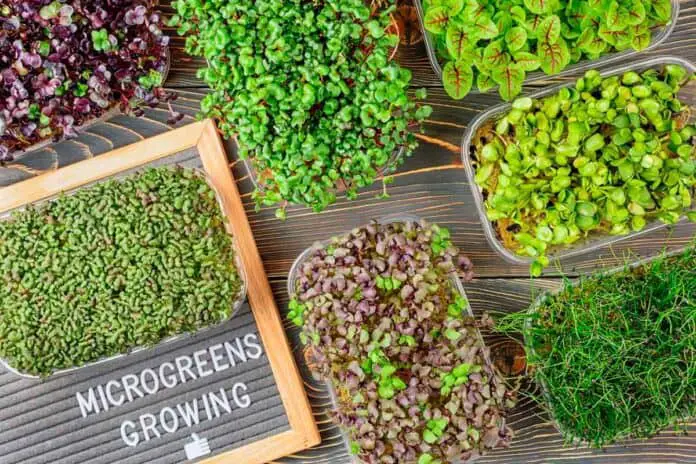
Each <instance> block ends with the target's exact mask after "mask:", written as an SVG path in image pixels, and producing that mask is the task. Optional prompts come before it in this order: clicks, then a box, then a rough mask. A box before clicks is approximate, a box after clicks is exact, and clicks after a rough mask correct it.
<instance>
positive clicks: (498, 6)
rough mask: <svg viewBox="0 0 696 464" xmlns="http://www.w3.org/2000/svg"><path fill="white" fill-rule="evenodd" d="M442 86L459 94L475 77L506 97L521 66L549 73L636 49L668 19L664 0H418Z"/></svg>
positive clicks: (518, 85) (517, 86)
mask: <svg viewBox="0 0 696 464" xmlns="http://www.w3.org/2000/svg"><path fill="white" fill-rule="evenodd" d="M423 7H424V10H425V16H424V18H423V23H424V25H425V29H426V31H428V32H429V33H430V34H432V35H433V40H434V43H435V47H436V52H437V54H438V57H439V59H440V60H441V62H442V63H444V64H443V65H442V79H443V84H444V87H445V90H446V91H447V93H448V94H449V95H450V96H452V97H453V98H456V99H461V98H464V97H465V96H466V95H467V94H468V93H469V91H470V89H471V88H472V86H473V83H474V82H476V84H477V86H478V88H479V90H480V91H482V92H485V91H487V90H489V89H490V88H492V87H494V86H498V91H499V93H500V95H501V97H502V98H503V99H505V100H511V99H513V98H514V97H515V96H516V95H517V94H518V93H520V91H521V90H522V83H523V82H524V80H525V76H526V73H527V72H529V71H535V70H537V69H539V68H540V69H541V70H542V71H543V72H544V73H546V74H557V73H559V72H561V71H562V70H563V69H565V68H566V67H567V66H568V65H570V64H574V63H577V62H579V61H581V60H594V59H597V58H599V57H601V56H603V55H605V54H607V53H614V52H620V51H624V50H628V49H635V50H643V49H644V48H646V47H647V46H648V45H649V44H650V41H651V37H652V31H653V30H654V29H655V28H657V27H660V26H664V25H666V24H668V23H669V21H670V19H671V15H672V4H671V2H670V0H658V1H648V0H602V1H599V0H597V1H582V2H573V1H569V0H457V1H452V0H423Z"/></svg>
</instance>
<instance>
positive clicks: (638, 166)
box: [471, 64, 696, 275]
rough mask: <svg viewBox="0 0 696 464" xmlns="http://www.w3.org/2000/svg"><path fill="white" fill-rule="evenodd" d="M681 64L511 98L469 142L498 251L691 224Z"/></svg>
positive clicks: (540, 256) (549, 248) (537, 265)
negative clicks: (548, 93) (654, 225)
mask: <svg viewBox="0 0 696 464" xmlns="http://www.w3.org/2000/svg"><path fill="white" fill-rule="evenodd" d="M691 79H692V76H691V75H689V73H688V72H687V71H686V70H685V69H684V68H683V67H682V66H679V65H672V64H669V65H666V66H664V69H663V70H662V71H658V70H656V69H649V70H646V71H643V72H642V73H636V72H634V71H629V72H626V73H624V74H623V75H616V76H611V77H606V78H602V77H601V76H600V74H599V73H598V72H597V71H588V72H586V73H585V75H584V77H582V78H580V79H578V81H577V82H576V84H575V86H573V87H567V88H563V89H561V90H559V91H558V92H557V93H556V94H553V95H551V96H548V97H544V98H540V99H532V98H529V97H522V98H518V99H516V100H515V101H514V102H513V103H512V105H511V109H510V110H509V111H508V112H506V113H505V114H503V115H502V116H501V117H499V118H498V119H497V120H495V121H491V122H489V123H487V124H484V125H483V126H482V127H481V128H480V129H479V131H478V132H477V133H476V134H475V136H474V140H473V142H472V147H471V149H472V163H473V164H474V167H475V170H476V174H475V181H476V184H477V185H478V186H479V188H480V189H481V191H482V194H483V197H484V206H485V209H486V214H487V217H488V219H489V220H490V221H491V222H492V223H493V224H494V228H495V230H496V233H497V235H498V238H499V239H500V240H501V242H502V244H503V246H505V247H506V248H508V249H510V250H512V251H513V252H515V253H516V254H518V255H520V256H526V257H532V258H534V262H533V263H532V266H531V272H532V275H539V274H540V273H541V272H542V270H543V268H544V267H545V266H547V265H548V264H549V259H548V255H549V254H550V253H552V252H553V251H556V250H560V249H562V248H564V247H568V246H570V245H572V244H574V243H576V242H579V241H581V240H586V239H588V237H590V236H591V235H598V234H605V235H606V234H609V235H626V234H628V233H630V232H633V231H640V230H643V229H644V228H645V227H646V226H647V225H648V223H649V222H651V221H655V220H659V221H662V222H664V223H667V224H674V223H676V222H678V221H679V220H680V219H681V217H682V216H683V215H687V216H688V217H689V218H690V219H692V220H696V213H695V212H693V210H692V209H693V207H692V204H693V197H694V193H695V192H696V153H695V151H694V140H695V139H694V135H696V125H694V124H690V123H688V122H687V121H688V119H689V116H690V108H689V107H687V105H686V104H684V103H682V101H681V100H680V99H679V95H678V94H679V91H680V90H681V89H682V86H683V85H685V84H686V83H688V82H689V81H690V80H691Z"/></svg>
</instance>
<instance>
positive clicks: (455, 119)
mask: <svg viewBox="0 0 696 464" xmlns="http://www.w3.org/2000/svg"><path fill="white" fill-rule="evenodd" d="M166 3H168V2H165V4H166ZM165 11H171V10H170V9H168V7H167V6H166V5H165ZM397 19H398V20H399V22H400V26H401V37H402V43H401V46H400V48H399V54H398V57H399V60H400V62H401V63H402V64H403V65H405V66H406V67H408V68H409V69H411V70H412V71H413V75H414V87H417V86H426V87H427V88H428V92H429V97H428V103H429V104H430V105H431V106H433V108H434V112H433V114H432V116H431V118H430V119H429V120H428V122H427V124H426V127H425V130H426V132H425V135H423V136H420V139H421V146H420V147H419V148H418V150H416V152H415V153H414V155H413V157H411V158H410V159H408V160H407V161H406V163H405V164H404V165H403V166H402V167H401V168H400V169H399V171H398V172H397V175H396V180H395V183H394V184H393V185H392V186H390V190H389V192H390V194H391V198H389V199H387V200H377V199H376V198H375V195H376V194H377V193H378V192H379V190H380V187H379V186H377V185H376V186H374V187H371V188H366V189H365V190H364V192H363V194H362V195H361V196H360V197H359V199H358V200H357V201H352V202H349V201H346V200H345V199H343V198H341V199H339V201H338V203H337V204H336V205H333V206H332V207H330V208H328V209H327V211H325V212H323V213H321V214H313V213H311V211H309V210H308V209H306V208H299V207H292V208H290V209H289V211H288V220H287V221H285V222H280V221H278V220H277V219H275V217H274V215H273V208H264V209H262V210H261V211H260V212H258V213H257V212H255V211H254V205H253V202H252V200H251V198H250V193H251V191H252V189H253V184H252V183H251V181H250V179H249V176H248V173H247V172H246V170H245V168H244V165H243V163H241V162H238V161H233V162H232V164H231V168H232V172H233V173H234V176H235V178H236V180H237V185H238V188H239V190H240V192H241V194H242V198H243V199H244V209H245V211H246V213H247V215H248V217H249V222H250V225H251V228H252V230H253V232H254V235H255V237H256V240H257V244H258V247H259V252H260V254H261V257H262V259H263V262H264V266H265V269H266V272H267V274H268V275H269V277H270V278H271V284H272V288H273V292H274V295H275V298H276V302H277V303H278V305H279V306H280V307H281V312H283V311H285V310H286V303H287V295H286V294H285V277H286V275H287V272H288V270H289V268H290V265H291V264H292V261H293V260H294V259H295V257H296V256H297V255H298V254H299V253H300V252H301V251H302V250H303V249H305V248H306V247H307V246H309V245H311V244H312V243H313V242H314V241H316V240H320V239H323V238H326V237H328V236H329V235H331V234H333V233H339V232H342V231H345V230H347V229H349V228H351V227H353V226H356V225H360V224H363V223H365V222H366V221H368V220H369V219H371V218H373V217H379V216H382V215H385V214H390V213H395V212H412V213H416V214H419V215H421V216H423V217H424V218H426V219H429V220H432V221H437V222H439V223H442V224H443V225H446V226H448V227H449V228H450V229H451V230H452V232H453V239H454V241H455V243H456V244H457V245H458V246H459V247H460V248H461V249H462V250H463V251H464V252H466V253H467V254H468V255H469V256H470V257H471V258H472V260H473V261H474V265H475V268H476V272H477V279H476V280H474V281H473V282H471V283H469V284H467V285H466V290H467V292H468V293H469V297H470V300H471V302H472V306H473V308H474V310H475V311H479V312H480V311H484V310H486V311H518V310H521V309H523V308H525V307H526V306H527V305H528V303H529V301H530V295H531V294H532V285H534V286H535V288H552V287H553V286H555V285H558V282H559V280H558V278H557V276H558V275H560V274H565V275H570V276H574V275H577V274H579V273H584V272H588V271H590V270H592V269H596V268H600V267H609V266H614V265H616V264H618V263H622V262H624V261H625V260H627V259H634V258H636V257H638V256H652V255H654V254H655V253H658V252H660V250H661V249H662V248H663V247H665V246H668V247H670V248H677V247H682V246H684V245H685V244H687V243H688V242H689V241H690V240H691V238H692V237H693V236H694V235H695V234H696V226H694V225H692V224H686V223H684V224H680V225H678V226H676V227H674V228H671V229H665V230H662V231H659V232H656V233H651V234H647V235H643V236H641V237H638V238H635V239H632V240H627V241H624V242H621V243H620V244H618V245H615V246H613V247H611V248H605V249H601V250H599V251H598V252H596V253H592V254H590V255H586V256H582V257H577V258H572V259H569V260H566V261H564V262H562V263H560V264H559V265H558V266H556V267H555V268H554V269H552V270H551V271H550V272H547V273H546V276H545V278H544V279H538V280H536V281H535V282H534V283H532V282H531V281H530V280H529V279H528V277H527V275H528V274H527V269H525V268H524V267H520V266H511V265H509V264H507V263H506V262H504V261H503V260H502V259H500V258H499V257H498V256H497V255H496V254H495V253H494V251H493V250H492V249H491V247H490V246H489V245H488V243H487V242H486V240H485V237H484V235H483V232H482V229H481V226H480V224H479V222H478V216H477V214H476V212H475V210H474V206H473V200H472V196H471V193H470V186H469V185H468V184H467V183H466V180H465V176H464V171H463V168H462V164H461V159H460V152H459V145H460V142H461V137H462V134H463V131H464V129H465V128H466V126H467V124H468V123H469V122H470V121H471V120H472V118H474V117H475V116H476V115H477V114H479V113H480V112H481V111H483V110H485V109H486V108H488V107H490V106H492V105H495V104H498V103H499V102H500V100H499V99H498V98H497V97H496V96H495V95H472V96H468V97H467V98H465V99H464V100H462V101H454V100H452V99H450V98H449V97H447V96H446V95H445V93H444V91H443V90H442V87H441V85H440V83H439V81H438V80H437V77H436V76H435V74H434V73H433V72H432V70H431V69H430V65H429V63H428V60H427V57H426V54H425V49H424V46H423V41H422V37H421V33H420V30H419V26H418V24H417V17H416V15H415V10H414V9H413V8H412V7H411V6H410V5H409V4H408V2H405V3H404V4H403V5H401V6H400V8H399V11H398V13H397ZM695 30H696V0H686V1H682V2H681V12H680V16H679V19H678V22H677V25H676V28H675V30H674V32H673V34H672V35H671V37H669V38H668V39H667V40H666V41H665V43H663V44H662V45H661V46H660V47H659V48H658V49H656V50H655V51H653V52H650V53H648V54H644V55H641V56H640V57H639V58H635V57H634V58H632V59H631V60H630V61H635V60H639V59H642V58H645V57H648V56H663V55H668V54H671V55H676V56H680V57H683V58H686V59H689V60H691V61H696V33H695V32H694V31H695ZM182 45H183V40H182V39H180V38H173V40H172V56H173V61H172V70H171V73H170V77H169V80H168V81H167V85H168V86H170V87H172V88H175V89H178V90H179V95H180V97H179V99H178V101H177V102H176V105H175V106H176V107H177V109H178V110H180V111H183V112H185V113H186V115H187V116H186V118H185V120H184V121H182V124H186V123H190V122H192V121H193V116H194V115H195V113H196V108H197V105H198V101H199V100H200V98H201V96H202V95H203V94H204V93H205V89H204V88H203V86H202V83H201V82H200V81H199V80H197V79H196V77H195V69H196V68H197V67H199V66H201V64H202V63H201V61H200V60H198V59H193V58H191V57H188V56H186V54H185V53H184V52H183V51H182V49H181V48H182ZM624 63H625V62H624ZM610 66H615V65H614V64H612V65H610ZM561 80H562V79H549V80H548V81H546V82H539V83H536V84H535V85H534V86H533V88H538V87H540V86H542V85H546V84H549V83H556V82H559V81H561ZM527 89H532V86H530V87H527ZM165 120H166V112H165V111H162V110H151V111H148V112H147V114H146V117H145V118H143V119H141V120H139V121H134V120H132V118H126V117H119V118H115V119H113V120H111V121H110V122H109V124H107V125H103V126H104V127H102V126H99V127H97V128H94V129H90V130H89V131H88V133H87V134H84V135H83V136H82V137H81V138H80V139H79V140H78V141H71V142H64V143H63V144H59V145H57V146H55V147H53V148H51V149H47V150H44V151H42V152H40V153H36V154H32V155H31V156H26V157H23V158H22V159H20V160H18V161H17V162H16V163H14V164H13V165H11V166H10V167H8V168H6V169H3V170H0V184H5V185H6V184H9V183H12V182H16V181H17V180H20V179H23V178H26V177H30V176H32V175H34V174H35V173H37V172H41V171H43V170H50V169H55V168H56V167H58V166H63V165H66V164H70V163H71V162H74V161H76V160H79V159H84V158H87V157H91V156H94V155H98V154H99V153H103V152H105V151H108V150H110V149H112V148H114V147H117V146H120V145H122V144H124V143H125V141H126V140H131V139H133V138H135V139H138V140H139V139H141V138H144V137H146V136H151V135H152V134H154V133H158V132H162V131H165V130H167V129H168V128H167V127H166V125H165V124H164V121H165ZM234 148H235V147H234V146H232V144H230V143H228V150H229V151H230V152H231V153H232V159H233V160H236V157H235V156H234V151H235V149H234ZM285 325H286V330H287V333H288V336H289V337H290V339H291V340H292V342H293V344H294V354H295V357H296V359H297V361H298V364H299V367H300V370H301V371H302V374H303V376H304V379H305V386H306V389H307V391H308V394H309V397H310V401H311V403H312V407H313V410H314V416H315V419H316V421H317V423H318V424H319V428H320V431H321V434H322V438H323V441H322V443H321V444H320V445H318V446H317V447H315V448H313V449H311V450H307V451H305V452H302V453H298V454H296V455H294V456H291V457H289V458H285V459H283V460H281V461H279V462H288V463H290V462H292V463H298V462H306V463H331V464H334V463H335V464H344V463H348V462H350V458H349V456H348V454H347V452H346V450H345V447H344V445H343V443H342V442H341V439H340V435H339V433H338V431H337V430H336V428H335V427H334V426H332V425H331V423H330V419H329V417H328V414H327V410H328V408H329V407H330V401H329V398H328V395H327V393H326V390H325V389H324V388H323V386H322V385H321V384H319V383H317V382H316V381H314V380H313V379H312V378H311V375H310V374H309V371H308V369H307V367H306V364H305V362H304V359H303V354H302V350H301V346H300V344H299V342H298V340H297V334H296V333H295V331H294V330H293V329H292V328H290V326H289V324H287V323H286V324H285ZM487 341H488V342H489V343H490V344H491V345H492V347H493V348H494V357H495V361H496V363H497V364H499V366H500V367H502V368H503V369H504V370H506V371H510V372H511V371H514V370H515V369H514V368H515V367H519V366H515V360H516V356H515V355H516V354H517V353H518V350H519V348H518V346H517V345H516V344H515V343H514V342H512V341H509V340H502V339H499V338H494V337H489V338H487ZM517 361H518V362H519V359H518V360H517ZM532 388H533V387H532V386H529V385H527V386H526V387H525V389H526V390H527V391H530V390H531V389H532ZM511 419H512V421H513V422H512V423H513V427H514V428H515V429H516V431H517V437H516V439H515V440H514V441H513V445H512V447H511V448H510V449H509V450H501V451H498V452H495V453H492V454H491V455H490V456H488V457H486V458H484V459H483V460H482V461H480V462H485V463H493V462H496V463H497V462H500V463H510V464H512V463H515V464H524V463H553V464H555V463H571V462H572V463H606V464H608V463H696V423H691V424H690V425H689V431H690V435H687V436H680V435H676V434H675V433H673V432H672V431H665V432H663V433H662V434H661V435H660V436H658V437H655V438H653V439H650V440H646V441H630V442H625V443H622V444H620V445H616V446H612V447H609V448H607V449H606V450H588V449H586V448H577V449H576V448H572V447H571V448H565V447H563V443H562V440H561V438H560V435H559V434H558V433H556V432H555V429H554V428H553V426H552V425H550V424H549V423H548V420H547V418H546V416H545V415H544V413H543V411H542V410H541V409H540V408H539V406H538V405H536V404H535V403H534V402H532V401H530V400H528V399H523V400H522V401H521V402H520V404H519V405H518V407H517V408H516V409H515V410H514V411H513V412H512V415H511ZM240 464H241V463H240Z"/></svg>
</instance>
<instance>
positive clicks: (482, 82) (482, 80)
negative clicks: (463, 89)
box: [476, 72, 496, 92]
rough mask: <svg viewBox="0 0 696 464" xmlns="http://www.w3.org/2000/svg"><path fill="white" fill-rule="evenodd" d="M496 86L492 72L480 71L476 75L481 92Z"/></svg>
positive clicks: (477, 85)
mask: <svg viewBox="0 0 696 464" xmlns="http://www.w3.org/2000/svg"><path fill="white" fill-rule="evenodd" d="M495 86H496V84H495V81H494V80H493V78H492V77H491V75H490V74H486V73H484V72H479V73H478V76H476V87H478V89H479V91H480V92H488V91H489V90H490V89H492V88H493V87H495Z"/></svg>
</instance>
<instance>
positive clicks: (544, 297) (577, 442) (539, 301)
mask: <svg viewBox="0 0 696 464" xmlns="http://www.w3.org/2000/svg"><path fill="white" fill-rule="evenodd" d="M686 249H687V248H686V247H684V248H680V249H677V250H673V251H670V252H668V253H662V254H659V255H657V256H652V257H648V258H642V259H639V260H636V261H634V262H632V263H630V264H628V265H623V266H619V267H615V268H612V269H609V270H606V271H603V272H599V273H597V274H594V275H593V276H592V277H593V278H600V277H601V276H606V275H612V274H616V273H620V272H626V271H630V270H634V269H636V268H638V267H641V266H645V265H647V264H650V263H651V262H653V261H655V260H657V259H661V258H669V257H672V256H677V255H679V254H681V253H684V252H685V250H686ZM575 285H577V283H573V286H575ZM563 289H564V285H562V284H561V285H560V286H559V287H558V288H556V289H555V290H550V291H546V292H544V293H542V294H541V295H539V296H538V297H536V299H535V300H534V302H533V303H532V305H531V306H530V307H529V309H527V313H528V314H529V315H532V314H534V313H536V312H537V311H538V310H539V308H541V306H542V305H543V304H544V303H545V302H546V301H548V300H549V298H551V297H553V296H555V295H557V294H558V293H560V292H561V291H563ZM531 324H532V320H531V318H529V319H527V321H526V324H525V331H524V333H523V334H522V336H523V337H524V345H525V350H529V352H530V353H532V354H535V350H534V348H533V347H532V345H531V344H530V343H529V334H528V332H527V329H529V327H530V326H531ZM539 387H540V388H541V394H542V396H543V397H544V401H545V402H546V411H547V413H548V415H549V419H550V421H551V424H553V426H554V427H555V428H556V430H558V432H559V433H560V434H561V435H563V438H564V439H565V440H566V441H567V442H568V443H571V444H573V445H574V446H587V445H589V444H588V443H587V442H586V441H585V440H582V439H580V438H578V437H576V436H574V435H573V434H572V433H570V432H568V431H567V430H566V429H565V428H564V427H563V426H562V425H561V424H560V423H559V422H558V421H557V420H556V419H555V415H554V412H553V409H552V408H551V396H550V394H549V390H548V388H547V386H546V384H545V382H544V381H543V380H542V381H540V383H539ZM629 438H631V437H630V436H628V435H627V436H622V437H620V438H619V439H620V440H624V439H629Z"/></svg>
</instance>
